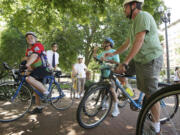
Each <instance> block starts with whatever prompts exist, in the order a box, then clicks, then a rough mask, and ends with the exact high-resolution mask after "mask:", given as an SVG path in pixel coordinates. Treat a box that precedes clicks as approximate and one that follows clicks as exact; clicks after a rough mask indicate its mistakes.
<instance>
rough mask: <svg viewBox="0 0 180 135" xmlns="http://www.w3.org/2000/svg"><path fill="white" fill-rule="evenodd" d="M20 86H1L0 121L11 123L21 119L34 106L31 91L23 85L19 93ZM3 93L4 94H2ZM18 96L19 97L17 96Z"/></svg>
mask: <svg viewBox="0 0 180 135" xmlns="http://www.w3.org/2000/svg"><path fill="white" fill-rule="evenodd" d="M17 88H18V86H17V85H16V84H12V83H9V84H8V83H6V84H4V85H0V91H1V92H0V121H1V122H10V121H14V120H17V119H19V118H21V117H22V116H23V115H24V114H25V113H26V112H28V111H29V108H30V107H31V105H32V95H31V91H30V90H29V88H28V87H27V86H26V85H22V87H21V89H20V91H19V93H16V92H17V91H16V90H17ZM2 91H3V92H2ZM16 94H17V96H15V95H16Z"/></svg>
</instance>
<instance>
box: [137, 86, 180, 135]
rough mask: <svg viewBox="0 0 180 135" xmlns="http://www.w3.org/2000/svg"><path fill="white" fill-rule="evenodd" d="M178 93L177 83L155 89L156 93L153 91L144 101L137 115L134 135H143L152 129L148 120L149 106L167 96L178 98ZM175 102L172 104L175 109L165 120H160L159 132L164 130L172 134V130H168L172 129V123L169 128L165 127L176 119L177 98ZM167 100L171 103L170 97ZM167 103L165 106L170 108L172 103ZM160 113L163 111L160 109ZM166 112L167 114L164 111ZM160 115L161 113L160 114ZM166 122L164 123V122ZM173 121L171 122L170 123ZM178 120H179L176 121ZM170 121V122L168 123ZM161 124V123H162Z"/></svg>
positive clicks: (179, 91)
mask: <svg viewBox="0 0 180 135" xmlns="http://www.w3.org/2000/svg"><path fill="white" fill-rule="evenodd" d="M179 94H180V84H178V85H171V86H168V87H165V88H162V89H160V90H159V91H157V92H156V93H154V94H153V95H152V96H151V97H150V98H149V99H148V100H147V102H146V103H145V105H144V107H143V108H142V110H141V111H140V113H139V115H138V120H137V124H136V125H137V127H136V135H143V134H146V133H147V134H148V133H150V132H153V131H152V126H151V122H149V121H151V120H149V112H150V109H151V107H152V106H153V105H154V104H156V103H157V102H160V101H161V100H162V99H164V98H167V97H171V96H173V97H176V98H178V95H179ZM176 101H177V102H176V103H175V104H174V105H175V107H174V108H175V109H174V112H173V113H172V114H171V115H170V116H168V117H167V118H166V121H164V122H161V132H166V134H167V133H169V134H170V135H173V133H172V131H169V130H171V129H173V128H172V127H173V125H172V127H171V128H169V127H167V126H168V125H170V124H174V121H176V116H175V114H176V113H177V111H178V107H179V100H178V99H177V100H176ZM169 102H170V103H171V102H172V101H171V98H170V100H169ZM170 103H169V105H168V104H167V107H168V108H170V107H171V106H170V105H173V104H172V103H171V104H170ZM161 109H162V108H161ZM161 113H163V112H162V111H161ZM165 113H166V114H168V113H167V112H166V111H165ZM160 115H161V114H160ZM165 122H166V124H165ZM172 122H173V123H172ZM178 122H179V121H178ZM169 123H170V124H169ZM162 124H163V125H162ZM165 130H166V131H165Z"/></svg>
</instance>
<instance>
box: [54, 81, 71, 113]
mask: <svg viewBox="0 0 180 135" xmlns="http://www.w3.org/2000/svg"><path fill="white" fill-rule="evenodd" d="M72 93H73V90H72V89H71V88H70V89H68V88H63V89H61V88H60V85H59V84H53V86H52V91H51V105H52V106H53V107H54V108H55V109H57V110H65V109H68V108H69V107H71V105H72V104H73V100H74V96H72Z"/></svg>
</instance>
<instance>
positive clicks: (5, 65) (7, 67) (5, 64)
mask: <svg viewBox="0 0 180 135" xmlns="http://www.w3.org/2000/svg"><path fill="white" fill-rule="evenodd" d="M3 66H4V68H5V69H7V70H10V69H11V68H10V67H9V66H8V64H7V63H6V62H3Z"/></svg>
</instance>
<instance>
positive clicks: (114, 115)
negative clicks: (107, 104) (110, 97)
mask: <svg viewBox="0 0 180 135" xmlns="http://www.w3.org/2000/svg"><path fill="white" fill-rule="evenodd" d="M119 114H120V112H119V109H118V108H116V107H115V108H114V110H113V112H112V116H113V117H117V116H118V115H119Z"/></svg>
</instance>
